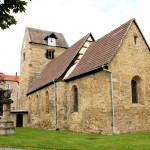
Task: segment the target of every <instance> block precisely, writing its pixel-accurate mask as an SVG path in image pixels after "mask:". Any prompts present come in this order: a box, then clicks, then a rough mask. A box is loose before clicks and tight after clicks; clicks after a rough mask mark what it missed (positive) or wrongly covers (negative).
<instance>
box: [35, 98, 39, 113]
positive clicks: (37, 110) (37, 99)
mask: <svg viewBox="0 0 150 150" xmlns="http://www.w3.org/2000/svg"><path fill="white" fill-rule="evenodd" d="M36 114H39V96H38V95H36Z"/></svg>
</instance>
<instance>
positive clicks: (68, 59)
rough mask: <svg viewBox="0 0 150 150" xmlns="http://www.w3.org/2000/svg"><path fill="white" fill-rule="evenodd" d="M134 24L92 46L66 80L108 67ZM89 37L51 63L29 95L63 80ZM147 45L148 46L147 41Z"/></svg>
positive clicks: (106, 36)
mask: <svg viewBox="0 0 150 150" xmlns="http://www.w3.org/2000/svg"><path fill="white" fill-rule="evenodd" d="M133 22H134V23H135V24H136V22H135V20H134V19H131V20H129V21H128V22H126V23H124V24H123V25H121V26H120V27H118V28H116V29H115V30H113V31H112V32H110V33H108V34H106V35H105V36H103V37H102V38H100V39H98V40H96V41H94V42H93V43H92V44H90V46H89V47H88V48H87V50H86V52H85V53H84V55H83V56H82V58H81V60H79V61H78V63H77V65H76V66H75V68H73V69H72V70H71V72H69V73H70V74H69V75H67V76H66V77H65V78H64V80H69V79H72V78H76V77H78V76H80V75H83V74H85V73H89V72H91V71H94V70H97V69H99V68H101V67H102V65H107V64H108V63H109V62H110V61H111V60H112V58H113V57H114V55H115V54H116V52H117V50H118V49H119V47H120V46H121V44H122V41H123V39H124V37H125V36H126V34H127V32H128V30H129V28H130V26H131V24H132V23H133ZM136 25H137V24H136ZM137 27H138V26H137ZM139 30H140V29H139ZM140 32H141V31H140ZM89 36H91V34H88V35H86V36H85V37H83V38H82V39H80V40H79V41H78V42H76V43H75V44H74V45H73V46H72V47H70V48H69V49H68V50H66V52H64V53H63V54H62V55H60V56H58V57H57V58H56V59H54V60H53V61H51V62H49V63H48V64H47V66H46V67H45V68H44V70H43V72H42V73H41V75H40V76H39V78H37V80H36V81H35V83H33V85H32V86H31V88H30V89H29V91H28V94H30V93H32V92H34V91H36V90H38V89H40V88H42V87H44V86H46V85H48V84H49V83H52V81H53V80H54V79H56V80H57V79H59V78H60V77H62V78H61V79H63V77H64V76H65V73H66V72H67V71H68V69H69V68H71V67H72V65H73V63H72V62H75V59H76V58H77V57H75V56H76V55H77V54H78V52H79V50H80V49H81V48H82V46H83V44H84V43H85V41H86V40H87V39H88V37H89ZM145 43H146V44H147V42H146V41H145Z"/></svg>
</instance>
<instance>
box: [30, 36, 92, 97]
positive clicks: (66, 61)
mask: <svg viewBox="0 0 150 150" xmlns="http://www.w3.org/2000/svg"><path fill="white" fill-rule="evenodd" d="M89 36H90V34H87V35H86V36H84V37H83V38H82V39H80V40H79V41H78V42H76V43H75V44H74V45H72V46H71V47H70V48H69V49H68V50H66V51H65V52H64V53H63V54H62V55H60V56H58V57H57V58H55V59H54V60H52V61H50V62H49V63H48V64H47V65H46V67H45V68H44V70H43V71H42V73H41V74H40V76H39V77H38V78H37V79H36V81H35V82H34V83H33V84H32V85H31V87H30V88H29V91H28V94H29V93H32V92H33V91H35V90H37V89H39V88H41V87H43V86H45V85H47V84H50V83H51V82H53V80H56V79H59V78H60V77H61V76H62V75H63V74H64V72H65V71H66V69H67V68H68V67H69V65H70V64H71V62H72V61H73V59H74V58H75V56H76V55H77V53H78V51H79V50H80V48H81V47H82V45H83V44H84V43H85V41H86V39H88V37H89Z"/></svg>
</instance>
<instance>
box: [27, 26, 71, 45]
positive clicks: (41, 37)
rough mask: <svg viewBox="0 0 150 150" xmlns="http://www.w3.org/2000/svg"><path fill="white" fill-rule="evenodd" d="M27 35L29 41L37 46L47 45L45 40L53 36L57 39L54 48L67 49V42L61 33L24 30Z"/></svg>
mask: <svg viewBox="0 0 150 150" xmlns="http://www.w3.org/2000/svg"><path fill="white" fill-rule="evenodd" d="M26 29H27V31H28V34H29V40H30V42H31V43H37V44H47V40H46V38H47V37H48V36H50V35H51V34H54V35H55V36H56V37H57V40H56V46H58V47H64V48H68V47H69V46H68V44H67V41H66V39H65V37H64V36H63V34H62V33H57V32H52V31H45V30H40V29H35V28H30V27H27V28H26Z"/></svg>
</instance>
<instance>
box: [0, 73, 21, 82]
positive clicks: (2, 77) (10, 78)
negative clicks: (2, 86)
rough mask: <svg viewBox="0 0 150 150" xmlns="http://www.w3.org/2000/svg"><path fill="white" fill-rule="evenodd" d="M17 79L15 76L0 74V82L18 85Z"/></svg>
mask: <svg viewBox="0 0 150 150" xmlns="http://www.w3.org/2000/svg"><path fill="white" fill-rule="evenodd" d="M19 78H20V77H19V76H17V75H5V74H4V73H0V80H2V81H15V82H18V83H19Z"/></svg>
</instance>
